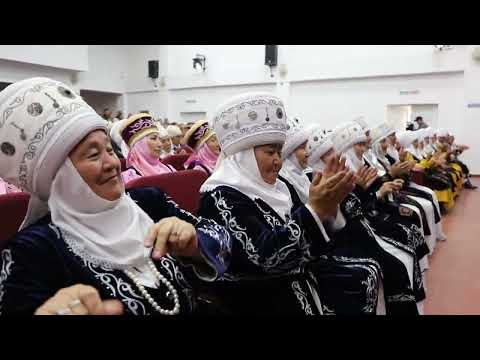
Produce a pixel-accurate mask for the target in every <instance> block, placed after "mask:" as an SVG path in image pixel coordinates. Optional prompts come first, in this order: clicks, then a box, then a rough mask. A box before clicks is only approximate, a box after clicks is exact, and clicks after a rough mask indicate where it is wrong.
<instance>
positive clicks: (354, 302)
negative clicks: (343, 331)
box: [278, 119, 385, 314]
mask: <svg viewBox="0 0 480 360" xmlns="http://www.w3.org/2000/svg"><path fill="white" fill-rule="evenodd" d="M319 132H321V130H320V129H319V128H318V127H315V128H311V129H309V130H308V131H307V129H304V128H303V127H302V126H301V125H300V123H299V121H298V119H294V120H290V119H288V120H287V139H286V141H285V145H284V146H283V149H282V158H283V165H282V169H281V170H280V175H279V177H278V178H279V179H280V180H281V181H283V182H284V183H285V185H287V187H288V189H289V191H290V196H291V197H292V202H293V208H294V209H297V208H299V207H301V206H303V205H305V204H307V203H308V197H309V188H310V184H311V182H310V179H309V178H308V176H307V175H305V174H304V170H305V169H306V168H307V166H308V163H309V160H310V157H311V156H313V159H314V160H315V162H314V163H315V164H316V163H317V162H318V160H319V158H320V155H323V154H322V149H324V148H325V147H327V146H328V144H327V143H328V141H326V142H325V143H324V144H322V145H323V146H322V145H320V146H317V144H319V143H318V142H315V141H314V140H313V138H315V139H317V140H318V139H319V137H321V136H322V135H324V134H323V133H322V134H320V133H319ZM309 135H313V136H311V138H310V139H309ZM307 144H308V145H307ZM307 146H308V150H307ZM327 150H328V149H327ZM322 170H325V169H322ZM344 226H345V218H344V217H343V215H342V212H341V211H340V209H338V210H337V214H336V216H335V217H332V218H331V219H330V220H328V221H327V222H326V230H327V232H328V234H329V236H331V237H332V243H333V244H332V248H331V249H330V250H329V251H328V254H327V255H326V256H325V257H324V258H322V261H320V262H319V263H318V264H311V265H310V266H309V268H310V269H311V271H312V273H313V274H314V276H315V278H316V280H317V283H318V285H319V287H320V289H321V291H320V299H321V302H322V306H323V309H324V313H328V314H384V313H385V305H384V304H385V301H384V299H383V293H382V290H383V288H379V286H380V285H381V281H380V280H381V279H380V274H381V268H380V266H379V265H378V262H377V261H376V260H375V259H373V258H371V257H369V256H368V254H367V253H366V252H365V251H363V249H360V248H359V247H358V246H355V244H356V241H355V240H353V239H352V241H347V242H345V241H343V240H344V239H343V238H342V237H341V236H340V237H338V236H337V234H338V233H339V232H340V233H341V234H342V233H343V232H341V231H340V230H342V229H343V228H344ZM345 239H347V238H345ZM352 244H353V246H352ZM379 292H380V294H379Z"/></svg>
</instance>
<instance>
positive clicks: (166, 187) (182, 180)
mask: <svg viewBox="0 0 480 360" xmlns="http://www.w3.org/2000/svg"><path fill="white" fill-rule="evenodd" d="M207 178H208V175H207V174H206V173H205V172H203V171H200V170H185V171H181V172H174V173H168V174H161V175H154V176H143V177H140V178H138V179H135V180H132V181H130V182H129V183H128V185H127V187H126V188H127V190H129V189H134V188H139V187H146V186H152V187H156V188H159V189H160V190H162V191H163V192H165V193H167V194H168V195H170V196H171V197H172V199H173V200H174V201H175V202H176V203H177V204H178V206H180V207H181V208H182V209H184V210H187V211H189V212H190V213H192V214H194V215H196V214H197V210H198V206H199V201H200V187H201V186H202V184H203V183H204V182H205V180H207Z"/></svg>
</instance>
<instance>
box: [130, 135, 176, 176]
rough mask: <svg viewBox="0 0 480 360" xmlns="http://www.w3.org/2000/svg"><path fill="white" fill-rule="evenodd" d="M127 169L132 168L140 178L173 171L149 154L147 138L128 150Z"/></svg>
mask: <svg viewBox="0 0 480 360" xmlns="http://www.w3.org/2000/svg"><path fill="white" fill-rule="evenodd" d="M127 167H134V168H135V169H136V170H137V171H138V172H139V173H140V174H142V176H151V175H160V174H164V173H170V172H174V171H175V169H173V168H171V167H169V166H167V165H165V164H163V163H162V162H161V161H160V159H159V158H158V157H156V156H153V155H152V154H151V153H150V149H149V148H148V144H147V137H144V138H143V139H141V140H139V141H137V143H136V144H135V145H133V148H131V149H130V152H129V153H128V157H127Z"/></svg>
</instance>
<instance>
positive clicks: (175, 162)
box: [162, 154, 190, 171]
mask: <svg viewBox="0 0 480 360" xmlns="http://www.w3.org/2000/svg"><path fill="white" fill-rule="evenodd" d="M189 157H190V155H188V154H185V155H169V156H167V157H166V158H165V159H163V160H162V162H163V163H164V164H166V165H172V166H173V167H174V168H175V169H177V170H178V171H180V170H185V168H184V167H183V164H184V163H185V161H187V159H188V158H189Z"/></svg>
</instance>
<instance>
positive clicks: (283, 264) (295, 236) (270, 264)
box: [210, 191, 301, 273]
mask: <svg viewBox="0 0 480 360" xmlns="http://www.w3.org/2000/svg"><path fill="white" fill-rule="evenodd" d="M210 195H211V196H212V198H213V199H214V202H215V207H216V208H217V210H218V211H219V214H220V216H221V217H222V219H223V221H224V223H225V226H226V227H227V228H228V230H230V232H231V234H233V236H234V237H235V238H236V239H237V240H238V241H239V242H240V243H241V244H242V247H243V249H244V250H245V253H246V254H247V257H248V259H249V260H250V261H251V262H252V263H254V264H255V265H257V266H260V267H262V268H263V269H265V270H266V271H268V272H271V273H285V271H288V270H290V269H292V268H294V267H296V266H295V265H298V260H299V259H298V258H295V257H292V259H291V260H290V261H285V259H287V257H288V256H289V255H291V254H292V253H294V252H296V251H299V247H300V246H299V242H300V234H301V231H300V229H299V227H298V225H297V224H295V222H293V221H289V223H288V224H287V225H286V227H287V228H288V229H289V230H290V235H291V236H290V237H289V240H290V241H291V243H290V244H288V245H286V246H284V247H282V248H280V249H277V250H276V251H273V253H272V255H271V256H270V257H267V258H265V259H261V256H260V254H259V253H258V249H257V248H256V247H255V245H254V243H253V241H252V239H251V238H250V237H249V236H248V234H247V231H246V230H247V229H246V228H244V227H241V226H240V225H239V224H238V223H237V219H236V217H235V216H233V215H232V212H231V210H232V209H233V206H228V205H227V202H226V200H225V199H224V198H223V197H222V195H221V191H214V192H212V193H211V194H210ZM257 206H258V205H257ZM263 213H265V212H264V211H263ZM271 221H274V220H271ZM270 225H271V224H270ZM280 225H281V224H280ZM295 226H296V228H295ZM292 230H293V231H292Z"/></svg>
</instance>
